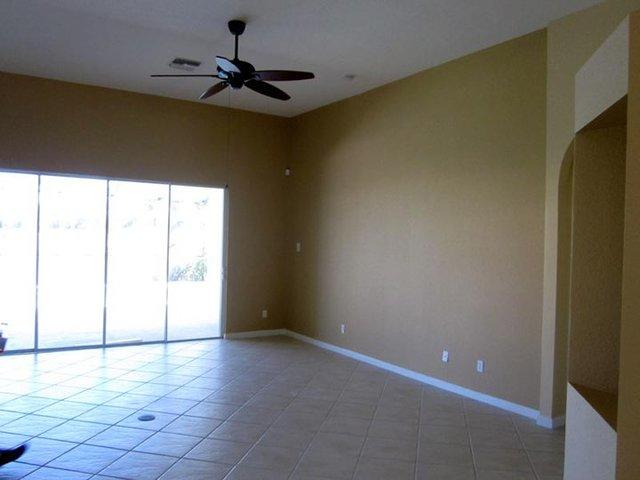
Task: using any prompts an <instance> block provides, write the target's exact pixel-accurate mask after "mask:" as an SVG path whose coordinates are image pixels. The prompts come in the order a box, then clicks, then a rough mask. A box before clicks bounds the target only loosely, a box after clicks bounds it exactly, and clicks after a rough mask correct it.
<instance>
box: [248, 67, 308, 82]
mask: <svg viewBox="0 0 640 480" xmlns="http://www.w3.org/2000/svg"><path fill="white" fill-rule="evenodd" d="M254 75H255V77H256V79H257V80H268V81H270V82H288V81H291V80H309V79H310V78H315V75H314V74H313V73H311V72H296V71H294V70H258V71H257V72H255V73H254Z"/></svg>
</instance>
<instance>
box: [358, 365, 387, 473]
mask: <svg viewBox="0 0 640 480" xmlns="http://www.w3.org/2000/svg"><path fill="white" fill-rule="evenodd" d="M388 383H389V373H388V372H387V373H386V374H385V377H384V384H383V385H382V388H381V389H380V393H379V394H378V399H377V400H376V406H375V408H374V409H373V415H372V416H371V420H370V421H369V425H368V426H367V433H366V434H365V435H364V441H363V442H362V447H360V453H359V454H358V460H357V461H356V467H355V468H354V470H353V474H352V475H351V480H353V479H354V478H355V477H356V473H357V472H358V466H359V465H360V458H362V452H363V451H364V447H365V445H366V444H367V439H368V438H369V432H370V431H371V425H372V424H373V422H374V420H375V419H376V414H377V413H378V407H379V406H380V399H381V398H382V395H383V394H384V391H385V390H386V388H387V385H388Z"/></svg>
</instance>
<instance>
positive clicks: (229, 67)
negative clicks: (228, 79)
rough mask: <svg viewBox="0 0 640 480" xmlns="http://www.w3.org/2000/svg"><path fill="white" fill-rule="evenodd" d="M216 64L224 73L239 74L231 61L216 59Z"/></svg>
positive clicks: (221, 58)
mask: <svg viewBox="0 0 640 480" xmlns="http://www.w3.org/2000/svg"><path fill="white" fill-rule="evenodd" d="M216 63H217V64H218V66H219V67H220V68H221V69H222V70H224V71H225V72H235V73H240V69H239V68H238V67H236V66H235V65H234V64H233V62H232V61H231V60H229V59H228V58H224V57H216Z"/></svg>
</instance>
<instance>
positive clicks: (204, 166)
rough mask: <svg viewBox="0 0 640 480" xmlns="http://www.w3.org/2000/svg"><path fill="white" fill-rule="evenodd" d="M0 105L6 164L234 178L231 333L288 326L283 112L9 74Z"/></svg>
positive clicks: (206, 179)
mask: <svg viewBox="0 0 640 480" xmlns="http://www.w3.org/2000/svg"><path fill="white" fill-rule="evenodd" d="M0 112H2V121H1V122H0V168H12V169H22V170H37V171H45V172H68V173H80V174H89V175H99V176H111V177H119V178H130V179H144V180H159V181H171V182H174V183H184V184H197V185H211V186H223V185H225V184H228V185H229V209H230V211H229V219H230V220H229V252H228V257H229V260H228V265H229V272H228V316H227V331H228V332H237V331H245V330H257V329H261V328H280V327H282V326H283V317H284V306H283V302H284V280H283V278H284V274H283V271H284V250H283V237H284V221H285V203H284V202H285V190H284V189H285V183H284V179H285V178H284V176H283V168H284V166H285V164H286V156H287V145H288V135H287V131H288V126H287V121H286V120H285V119H282V118H277V117H272V116H267V115H259V114H253V113H247V112H241V111H238V110H228V109H222V108H218V107H212V106H209V105H199V104H196V103H191V102H183V101H177V100H170V99H165V98H160V97H154V96H150V95H141V94H135V93H128V92H123V91H117V90H110V89H104V88H98V87H90V86H82V85H76V84H70V83H65V82H58V81H53V80H44V79H39V78H34V77H25V76H19V75H11V74H5V73H0ZM229 127H231V134H230V135H229V139H230V152H229V155H227V135H228V133H229ZM265 307H266V308H268V309H269V318H268V319H267V320H263V319H261V311H262V309H263V308H265Z"/></svg>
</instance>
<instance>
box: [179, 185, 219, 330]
mask: <svg viewBox="0 0 640 480" xmlns="http://www.w3.org/2000/svg"><path fill="white" fill-rule="evenodd" d="M223 217H224V190H223V189H220V188H201V187H183V186H172V187H171V230H170V233H169V304H168V309H169V335H168V337H169V339H170V340H179V339H186V338H203V337H218V336H220V311H221V308H220V302H221V298H222V295H221V293H222V239H223Z"/></svg>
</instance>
